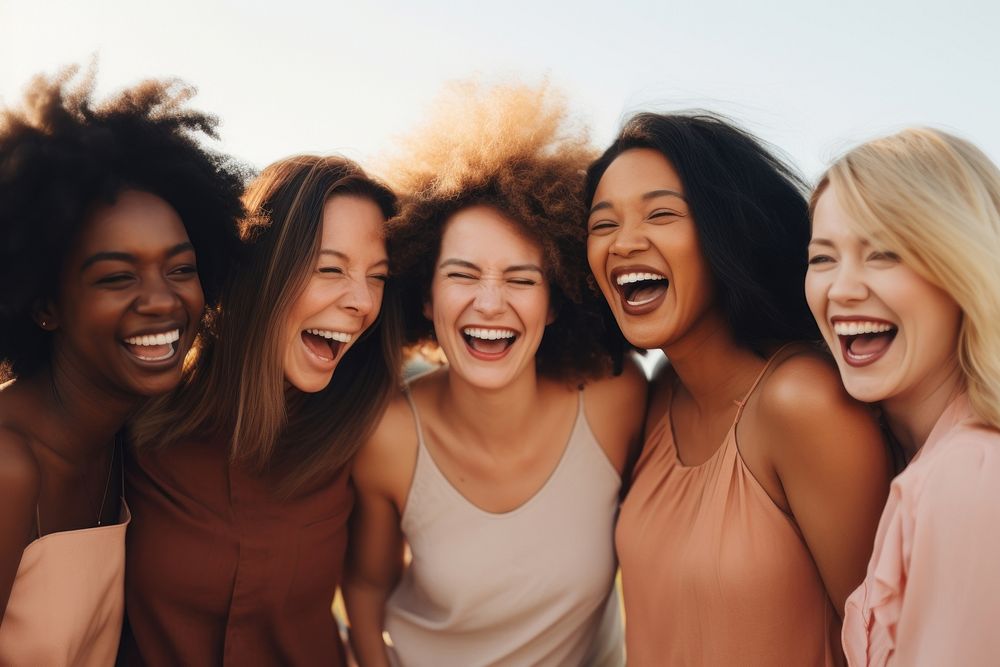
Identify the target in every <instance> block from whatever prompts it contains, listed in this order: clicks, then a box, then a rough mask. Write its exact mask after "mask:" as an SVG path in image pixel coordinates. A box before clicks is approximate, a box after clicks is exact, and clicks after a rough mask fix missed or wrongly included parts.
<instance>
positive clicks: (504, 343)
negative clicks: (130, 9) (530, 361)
mask: <svg viewBox="0 0 1000 667" xmlns="http://www.w3.org/2000/svg"><path fill="white" fill-rule="evenodd" d="M462 338H464V339H465V344H466V345H467V346H468V347H469V349H470V350H472V351H473V352H474V353H476V356H477V357H480V358H485V359H494V358H497V357H500V356H502V355H503V354H504V353H506V352H507V350H508V349H510V346H511V345H513V344H514V341H516V340H517V333H516V332H514V331H512V330H510V329H486V328H482V327H465V328H464V329H462Z"/></svg>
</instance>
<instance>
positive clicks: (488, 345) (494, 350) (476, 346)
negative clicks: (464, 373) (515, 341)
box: [469, 336, 511, 354]
mask: <svg viewBox="0 0 1000 667" xmlns="http://www.w3.org/2000/svg"><path fill="white" fill-rule="evenodd" d="M510 341H511V339H510V338H498V339H497V340H484V339H482V338H474V337H472V336H470V337H469V345H470V346H471V347H472V349H473V350H475V351H476V352H483V353H484V354H500V353H501V352H503V351H504V350H506V349H507V345H508V344H509V343H510Z"/></svg>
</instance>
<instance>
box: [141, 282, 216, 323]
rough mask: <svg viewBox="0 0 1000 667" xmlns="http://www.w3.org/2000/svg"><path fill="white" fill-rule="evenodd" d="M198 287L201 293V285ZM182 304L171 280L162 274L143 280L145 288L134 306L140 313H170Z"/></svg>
mask: <svg viewBox="0 0 1000 667" xmlns="http://www.w3.org/2000/svg"><path fill="white" fill-rule="evenodd" d="M198 289H199V293H200V290H201V287H200V285H199V288H198ZM180 305H181V298H180V295H178V294H177V291H176V290H175V289H174V286H173V285H172V284H171V283H170V281H169V280H167V279H166V278H164V277H162V276H149V277H147V278H145V279H144V280H143V289H142V292H141V293H140V294H139V296H138V297H136V300H135V303H134V308H135V311H136V312H137V313H139V314H140V315H168V314H170V313H172V312H173V311H174V310H175V309H176V308H178V307H179V306H180Z"/></svg>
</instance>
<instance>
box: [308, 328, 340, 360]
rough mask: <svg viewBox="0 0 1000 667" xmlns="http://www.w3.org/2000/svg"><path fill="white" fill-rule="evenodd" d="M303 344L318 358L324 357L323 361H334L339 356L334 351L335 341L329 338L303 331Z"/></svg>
mask: <svg viewBox="0 0 1000 667" xmlns="http://www.w3.org/2000/svg"><path fill="white" fill-rule="evenodd" d="M302 342H303V343H305V344H306V347H308V348H309V349H310V350H312V353H313V354H315V355H316V356H317V357H322V358H323V359H333V358H334V357H336V356H337V355H336V354H335V353H334V351H333V341H331V340H329V339H327V338H323V337H322V336H317V335H316V334H311V333H309V332H307V331H303V332H302Z"/></svg>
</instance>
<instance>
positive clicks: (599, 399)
mask: <svg viewBox="0 0 1000 667" xmlns="http://www.w3.org/2000/svg"><path fill="white" fill-rule="evenodd" d="M647 390H648V383H647V382H646V376H645V374H644V373H643V372H642V368H641V367H640V366H639V364H638V362H637V361H636V360H635V359H634V358H633V357H631V356H630V357H627V358H626V359H625V364H624V368H623V369H622V372H621V373H620V374H619V375H616V376H613V377H606V378H601V379H599V380H595V381H592V382H590V383H588V384H587V387H586V390H585V391H584V392H583V400H584V410H585V412H586V414H587V422H588V423H589V424H590V429H591V431H592V432H593V434H594V437H595V438H597V441H598V443H600V445H601V447H602V448H603V449H604V451H605V453H606V454H607V456H608V459H609V460H610V461H611V463H612V464H613V465H614V466H615V468H616V469H617V470H618V472H619V473H622V472H623V471H624V469H625V465H626V462H627V461H628V460H629V459H630V458H631V455H632V453H633V450H634V449H635V448H636V446H637V445H638V443H639V441H640V439H641V434H642V426H643V418H644V416H645V414H646V398H647Z"/></svg>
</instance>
